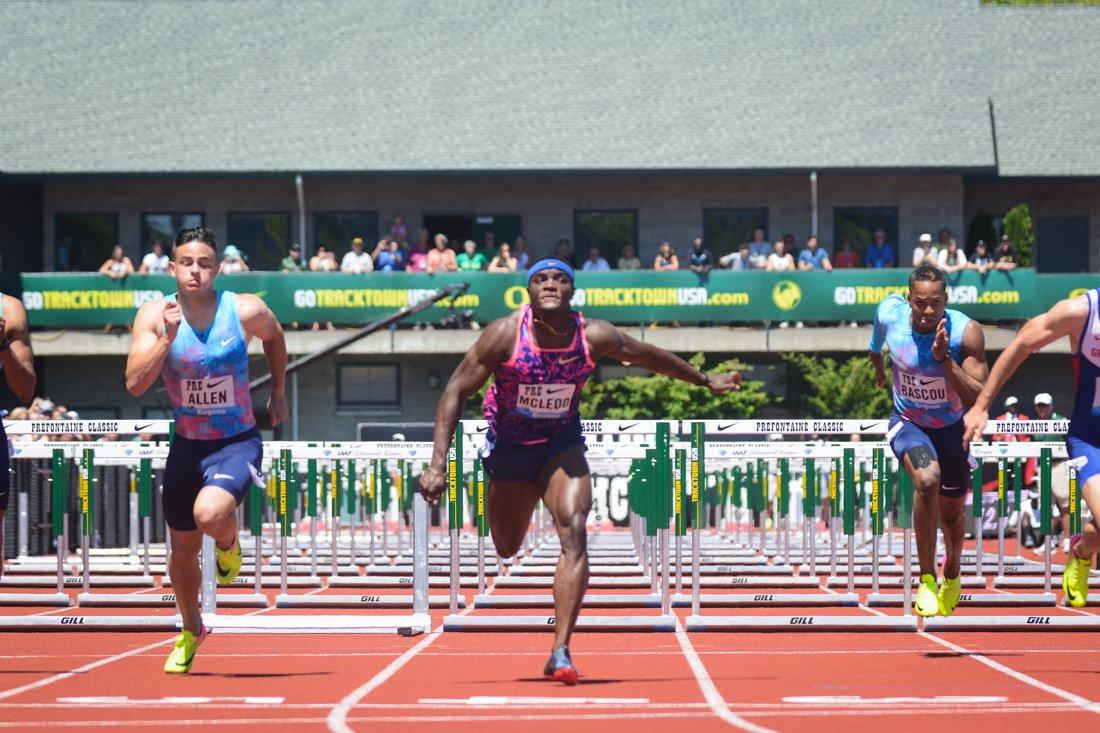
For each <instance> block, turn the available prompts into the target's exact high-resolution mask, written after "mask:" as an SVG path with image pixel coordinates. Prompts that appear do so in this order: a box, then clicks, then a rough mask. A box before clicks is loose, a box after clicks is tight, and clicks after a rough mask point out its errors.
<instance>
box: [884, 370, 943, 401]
mask: <svg viewBox="0 0 1100 733" xmlns="http://www.w3.org/2000/svg"><path fill="white" fill-rule="evenodd" d="M896 374H897V378H896V379H895V380H894V389H896V390H897V392H898V395H900V396H901V397H902V398H903V399H906V400H908V401H909V402H912V403H913V404H915V405H923V406H926V407H933V406H936V405H945V404H947V403H948V402H949V401H950V400H949V399H948V397H947V378H946V377H929V376H927V375H925V374H918V373H916V372H901V371H899V372H897V373H896Z"/></svg>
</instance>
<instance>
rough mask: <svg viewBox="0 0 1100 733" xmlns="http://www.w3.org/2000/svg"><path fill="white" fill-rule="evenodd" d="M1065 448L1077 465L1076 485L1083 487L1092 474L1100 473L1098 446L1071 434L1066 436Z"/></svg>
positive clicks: (1099, 451) (1099, 450) (1099, 448)
mask: <svg viewBox="0 0 1100 733" xmlns="http://www.w3.org/2000/svg"><path fill="white" fill-rule="evenodd" d="M1066 450H1067V452H1068V453H1069V457H1070V459H1071V460H1073V461H1074V465H1076V466H1077V485H1078V486H1081V487H1084V485H1085V483H1087V482H1088V480H1089V479H1090V478H1092V477H1093V476H1095V475H1097V474H1100V446H1095V445H1093V444H1092V443H1089V442H1088V441H1086V440H1082V439H1081V438H1078V437H1075V436H1073V435H1067V436H1066Z"/></svg>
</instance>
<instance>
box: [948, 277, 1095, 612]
mask: <svg viewBox="0 0 1100 733" xmlns="http://www.w3.org/2000/svg"><path fill="white" fill-rule="evenodd" d="M1063 337H1068V338H1069V346H1070V354H1071V355H1072V359H1073V371H1074V374H1075V376H1076V378H1077V380H1076V381H1077V383H1076V385H1075V387H1074V398H1073V412H1071V413H1070V416H1069V433H1068V434H1067V435H1066V448H1067V450H1068V452H1069V456H1070V460H1071V465H1074V466H1076V467H1077V471H1078V474H1077V475H1078V481H1079V484H1078V485H1079V486H1080V487H1081V497H1082V498H1083V499H1084V500H1085V504H1086V505H1087V506H1088V508H1089V512H1090V513H1091V514H1092V519H1091V521H1089V522H1088V523H1087V524H1085V525H1084V532H1083V534H1081V535H1078V536H1075V537H1073V538H1072V540H1071V544H1070V552H1069V556H1068V557H1067V558H1066V564H1065V570H1064V571H1063V572H1062V591H1063V593H1064V594H1065V601H1066V603H1068V604H1069V605H1071V606H1074V607H1076V608H1081V607H1083V606H1084V605H1085V604H1086V603H1087V602H1088V595H1089V570H1090V568H1091V567H1092V564H1093V558H1094V557H1095V555H1096V553H1097V551H1100V527H1098V526H1097V518H1098V517H1100V289H1093V290H1089V291H1088V292H1087V293H1085V294H1083V295H1079V296H1077V297H1076V298H1069V299H1067V300H1062V301H1059V302H1058V303H1055V304H1054V306H1053V307H1052V308H1051V309H1050V310H1048V311H1047V312H1046V313H1042V314H1040V315H1038V316H1036V317H1035V318H1032V319H1031V320H1030V321H1028V322H1027V323H1026V324H1024V327H1023V328H1021V329H1020V332H1019V333H1017V334H1016V338H1015V339H1013V340H1012V343H1011V344H1009V345H1008V348H1006V349H1005V350H1004V353H1002V354H1001V357H1000V358H999V359H997V363H996V364H994V366H993V371H992V372H991V373H990V375H989V381H987V382H986V385H985V388H984V389H983V390H982V391H981V394H979V395H978V399H977V400H975V402H974V407H972V408H971V409H970V412H968V413H967V414H966V417H965V418H964V421H965V424H966V434H965V436H964V440H965V441H966V442H967V443H969V442H970V441H971V440H974V439H980V438H981V436H982V433H983V432H984V430H985V425H986V422H987V421H988V420H989V406H990V404H991V403H992V402H993V400H994V398H996V396H997V393H998V392H999V391H1000V390H1001V388H1002V387H1004V385H1005V382H1007V381H1008V379H1009V377H1011V376H1012V375H1013V374H1015V373H1016V370H1017V369H1018V368H1019V367H1020V365H1021V364H1023V363H1024V360H1026V359H1027V357H1028V356H1030V355H1031V354H1034V353H1035V352H1036V351H1039V350H1040V349H1042V348H1043V347H1044V346H1046V345H1047V344H1050V343H1053V342H1055V341H1057V340H1058V339H1060V338H1063Z"/></svg>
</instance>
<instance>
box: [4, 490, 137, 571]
mask: <svg viewBox="0 0 1100 733" xmlns="http://www.w3.org/2000/svg"><path fill="white" fill-rule="evenodd" d="M15 498H16V504H17V506H18V515H17V516H16V520H17V525H16V532H15V535H16V537H17V538H18V539H19V546H18V552H19V557H26V556H27V544H28V539H29V533H30V505H29V501H30V497H29V496H28V495H27V492H26V491H20V492H19V493H18V494H16V495H15ZM135 499H137V494H130V512H131V513H130V552H131V553H136V552H137V544H136V543H137V529H136V526H135V525H136V522H135V516H134V504H135ZM3 551H4V549H3V548H2V547H0V552H3Z"/></svg>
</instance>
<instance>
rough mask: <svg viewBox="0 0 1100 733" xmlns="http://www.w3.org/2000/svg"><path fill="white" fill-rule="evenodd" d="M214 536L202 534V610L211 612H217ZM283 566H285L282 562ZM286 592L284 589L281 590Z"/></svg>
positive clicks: (206, 612)
mask: <svg viewBox="0 0 1100 733" xmlns="http://www.w3.org/2000/svg"><path fill="white" fill-rule="evenodd" d="M214 562H215V561H214V538H213V537H211V536H210V535H208V534H204V535H203V536H202V594H201V595H202V612H203V614H204V615H205V614H213V613H217V612H218V605H217V603H218V602H217V592H218V591H217V589H218V581H217V579H216V578H215V577H214ZM283 567H284V568H285V567H286V563H285V562H284V564H283ZM283 592H284V593H285V592H286V591H285V590H284V591H283Z"/></svg>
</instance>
